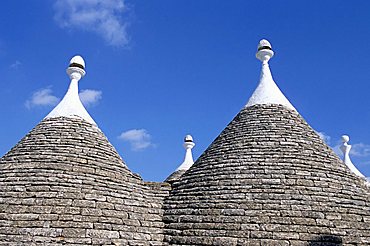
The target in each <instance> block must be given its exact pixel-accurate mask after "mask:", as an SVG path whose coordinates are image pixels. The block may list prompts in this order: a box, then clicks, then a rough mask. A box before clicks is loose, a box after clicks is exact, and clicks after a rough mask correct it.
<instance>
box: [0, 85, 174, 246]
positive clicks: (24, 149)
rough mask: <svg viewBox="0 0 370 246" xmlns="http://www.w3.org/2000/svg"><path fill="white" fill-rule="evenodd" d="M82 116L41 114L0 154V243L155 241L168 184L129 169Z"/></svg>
mask: <svg viewBox="0 0 370 246" xmlns="http://www.w3.org/2000/svg"><path fill="white" fill-rule="evenodd" d="M76 92H77V91H76ZM76 96H78V95H77V94H76ZM68 112H71V111H68ZM72 113H73V112H72ZM88 119H89V118H88ZM88 119H87V120H86V119H85V118H84V117H79V115H78V114H73V115H71V116H70V117H65V116H58V115H54V116H52V117H47V118H46V119H44V120H43V121H41V122H40V123H39V124H38V125H37V126H36V127H35V128H34V129H33V130H32V131H30V132H29V133H28V134H27V135H26V136H25V137H24V138H23V139H22V140H21V141H20V142H19V143H18V144H17V145H16V146H15V147H14V148H12V149H11V150H10V151H9V152H8V153H7V154H6V155H5V156H3V157H2V158H1V159H0V244H1V245H61V244H67V245H160V244H161V243H162V241H163V222H162V210H161V209H160V207H161V204H162V202H163V198H164V196H166V195H167V194H168V190H169V185H167V184H160V183H148V182H144V181H143V180H142V179H141V178H140V177H139V176H138V175H135V174H133V173H132V172H131V171H130V170H129V169H128V168H127V166H126V165H125V164H124V162H123V161H122V159H121V158H120V156H119V155H118V153H117V152H116V150H115V149H114V147H113V146H112V145H111V144H110V143H109V141H108V140H107V138H106V137H105V136H104V134H103V133H102V131H101V130H100V129H99V128H98V127H97V126H96V124H95V122H89V120H88Z"/></svg>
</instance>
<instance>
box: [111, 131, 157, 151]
mask: <svg viewBox="0 0 370 246" xmlns="http://www.w3.org/2000/svg"><path fill="white" fill-rule="evenodd" d="M118 138H119V139H121V140H123V141H126V142H128V143H130V145H131V149H132V150H134V151H138V150H144V149H146V148H148V147H153V146H154V144H153V143H152V142H151V138H152V137H151V136H150V134H149V133H148V132H147V130H145V129H132V130H128V131H125V132H122V133H121V135H119V136H118Z"/></svg>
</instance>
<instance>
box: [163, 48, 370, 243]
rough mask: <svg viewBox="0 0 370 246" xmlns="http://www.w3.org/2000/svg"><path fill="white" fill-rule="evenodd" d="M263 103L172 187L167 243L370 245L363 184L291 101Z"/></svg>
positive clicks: (367, 193)
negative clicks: (291, 104) (296, 109)
mask: <svg viewBox="0 0 370 246" xmlns="http://www.w3.org/2000/svg"><path fill="white" fill-rule="evenodd" d="M270 48H271V47H270ZM265 65H266V64H263V66H265ZM263 79H264V76H261V80H263ZM271 81H272V82H273V80H272V78H271ZM265 88H266V89H268V88H269V86H267V87H265ZM258 93H259V94H260V95H267V94H269V93H268V92H266V91H263V90H260V91H259V92H258ZM266 93H267V94H266ZM255 94H256V93H255ZM275 96H276V95H272V97H275ZM261 98H263V100H256V102H257V103H252V104H249V105H247V106H246V107H244V108H243V109H242V110H241V111H240V112H239V113H238V114H237V116H236V117H235V118H234V119H233V120H232V121H231V123H230V124H229V125H228V126H227V127H226V128H225V129H224V130H223V131H222V133H221V134H220V135H219V136H218V137H217V138H216V139H215V140H214V142H213V143H212V144H211V145H210V146H209V148H208V149H207V150H206V151H205V152H204V153H203V154H202V155H201V156H200V157H199V159H198V160H197V161H196V162H195V163H194V165H193V166H192V167H191V168H190V169H189V170H188V171H187V172H185V173H184V174H183V175H182V176H181V178H180V179H179V180H178V181H177V182H175V183H174V184H173V185H172V187H173V189H172V191H171V193H170V196H169V197H168V199H166V201H165V205H164V209H165V214H164V222H165V223H166V238H165V240H166V241H167V242H168V243H169V244H170V245H342V244H344V245H368V244H370V230H369V228H370V189H369V187H367V185H366V182H365V180H364V179H362V178H360V177H358V176H357V175H355V174H354V173H352V172H351V171H350V170H349V169H348V168H347V167H346V165H345V164H344V163H343V162H342V161H341V160H340V159H339V158H338V157H337V156H336V155H335V154H334V153H333V151H332V150H331V149H330V148H329V147H328V146H327V145H326V144H325V143H324V142H323V141H322V139H321V138H320V137H319V136H318V135H317V134H316V132H315V131H314V130H313V129H312V128H311V127H310V126H309V125H308V124H307V123H306V121H305V120H304V119H303V118H302V117H301V116H300V115H299V114H298V113H297V111H295V110H294V108H293V107H290V103H289V104H287V103H286V102H288V101H287V100H280V101H281V102H283V103H281V104H280V103H276V100H275V98H276V97H275V98H272V99H273V100H272V103H270V100H271V98H268V97H261ZM279 98H280V99H281V98H282V94H281V95H279Z"/></svg>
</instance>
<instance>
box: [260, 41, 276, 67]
mask: <svg viewBox="0 0 370 246" xmlns="http://www.w3.org/2000/svg"><path fill="white" fill-rule="evenodd" d="M273 55H274V51H272V47H271V44H270V42H269V41H267V40H266V39H262V40H261V41H260V42H259V43H258V48H257V53H256V57H257V59H258V60H260V61H262V62H263V63H264V64H265V63H267V62H268V61H269V60H270V59H271V57H273Z"/></svg>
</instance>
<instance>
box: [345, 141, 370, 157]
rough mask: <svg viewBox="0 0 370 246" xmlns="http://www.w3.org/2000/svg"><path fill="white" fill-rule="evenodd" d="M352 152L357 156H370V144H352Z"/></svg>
mask: <svg viewBox="0 0 370 246" xmlns="http://www.w3.org/2000/svg"><path fill="white" fill-rule="evenodd" d="M350 153H351V155H353V156H356V157H367V156H370V145H368V144H364V143H358V144H352V148H351V152H350Z"/></svg>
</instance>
